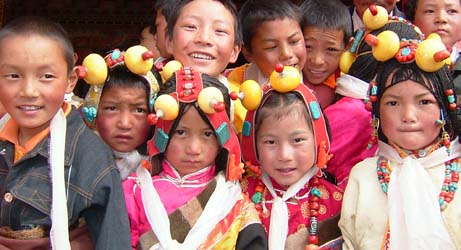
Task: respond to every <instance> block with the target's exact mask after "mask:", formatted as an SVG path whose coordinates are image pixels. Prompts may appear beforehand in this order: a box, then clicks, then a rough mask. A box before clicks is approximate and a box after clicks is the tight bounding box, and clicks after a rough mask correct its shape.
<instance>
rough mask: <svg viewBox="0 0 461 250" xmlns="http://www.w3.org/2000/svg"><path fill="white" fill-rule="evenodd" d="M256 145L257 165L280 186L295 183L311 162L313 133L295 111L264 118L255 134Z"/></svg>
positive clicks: (313, 142)
mask: <svg viewBox="0 0 461 250" xmlns="http://www.w3.org/2000/svg"><path fill="white" fill-rule="evenodd" d="M298 108H300V107H298ZM280 128H283V129H280ZM256 145H257V149H258V159H259V163H260V164H261V167H262V168H263V170H264V171H265V172H266V173H267V174H268V175H269V176H270V177H272V178H273V179H274V180H275V181H276V182H277V183H278V184H280V185H282V186H285V187H288V186H290V185H292V184H294V183H296V182H297V181H298V180H299V179H300V178H301V177H302V176H304V174H306V172H307V171H308V170H310V169H311V168H312V166H313V165H314V158H315V139H314V134H313V133H312V129H311V128H310V127H309V125H308V124H307V122H306V119H305V118H304V117H303V116H302V115H301V114H300V113H299V112H296V111H294V112H292V113H291V114H287V115H286V116H284V117H283V118H281V119H277V118H275V117H274V116H268V117H267V118H265V119H264V120H263V121H262V122H261V125H260V126H259V128H258V131H257V133H256Z"/></svg>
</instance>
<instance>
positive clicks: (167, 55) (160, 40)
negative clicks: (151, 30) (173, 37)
mask: <svg viewBox="0 0 461 250" xmlns="http://www.w3.org/2000/svg"><path fill="white" fill-rule="evenodd" d="M176 2H177V0H175V1H171V0H159V1H156V2H155V6H154V7H155V10H156V12H157V14H156V16H155V27H156V30H157V32H156V33H155V36H154V39H155V42H156V43H155V46H156V47H157V50H158V52H159V54H160V57H159V58H158V59H157V60H156V61H155V63H159V62H164V61H169V60H171V59H172V58H173V55H172V54H171V52H170V51H168V50H167V45H166V44H167V23H168V18H169V16H170V15H171V12H172V10H173V8H174V6H175V3H176Z"/></svg>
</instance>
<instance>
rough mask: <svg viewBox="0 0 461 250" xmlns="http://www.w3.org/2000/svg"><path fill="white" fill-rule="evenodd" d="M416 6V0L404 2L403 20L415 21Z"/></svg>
mask: <svg viewBox="0 0 461 250" xmlns="http://www.w3.org/2000/svg"><path fill="white" fill-rule="evenodd" d="M417 6H418V0H407V1H405V8H404V10H403V11H404V13H405V18H406V19H408V20H409V21H412V22H413V21H415V13H416V7H417Z"/></svg>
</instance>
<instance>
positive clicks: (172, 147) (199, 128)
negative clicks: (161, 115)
mask: <svg viewBox="0 0 461 250" xmlns="http://www.w3.org/2000/svg"><path fill="white" fill-rule="evenodd" d="M218 151H219V144H218V139H217V138H216V135H215V131H214V130H213V129H212V128H211V127H210V126H209V125H208V124H207V123H206V122H205V121H204V120H203V119H202V117H201V116H200V115H199V113H198V111H197V110H196V109H195V108H194V107H189V108H188V109H187V110H186V112H184V114H183V116H182V117H181V120H180V121H179V124H178V126H177V127H176V130H175V131H174V132H173V136H172V137H171V139H170V141H169V144H168V147H167V149H166V151H165V159H166V160H168V162H170V164H171V165H172V166H173V167H174V168H175V169H176V170H177V171H178V172H179V174H180V175H182V176H184V175H187V174H191V173H194V172H197V171H199V170H200V169H203V168H206V167H208V166H210V165H211V164H212V163H213V162H214V161H215V159H216V156H217V155H218Z"/></svg>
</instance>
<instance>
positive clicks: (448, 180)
mask: <svg viewBox="0 0 461 250" xmlns="http://www.w3.org/2000/svg"><path fill="white" fill-rule="evenodd" d="M458 162H459V158H455V159H451V160H449V161H446V162H445V179H444V181H443V185H442V190H441V191H440V195H439V205H440V211H443V210H445V208H447V206H448V203H450V202H451V201H452V200H453V198H454V196H455V193H456V190H457V189H458V180H459V173H460V168H459V167H458ZM391 172H392V168H391V167H390V165H389V160H388V159H386V158H385V157H384V156H379V158H378V162H377V167H376V173H377V174H378V180H379V183H380V185H381V189H382V190H383V192H384V193H385V194H387V190H388V186H389V180H390V173H391Z"/></svg>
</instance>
